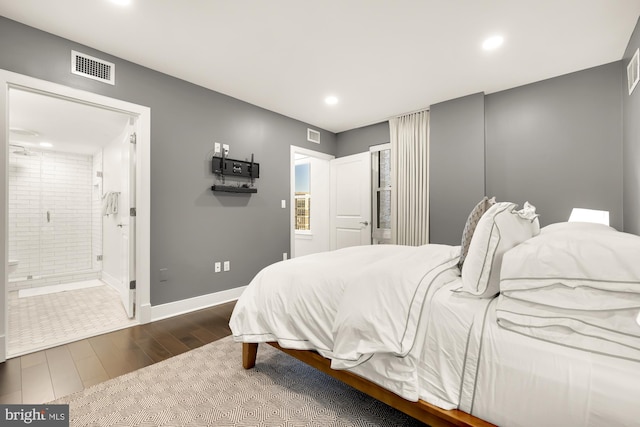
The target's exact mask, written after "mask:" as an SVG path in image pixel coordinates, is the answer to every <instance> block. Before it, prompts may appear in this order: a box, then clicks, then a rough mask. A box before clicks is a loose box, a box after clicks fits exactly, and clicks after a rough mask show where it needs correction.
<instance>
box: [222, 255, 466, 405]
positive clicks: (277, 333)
mask: <svg viewBox="0 0 640 427" xmlns="http://www.w3.org/2000/svg"><path fill="white" fill-rule="evenodd" d="M459 254H460V247H458V246H445V245H425V246H420V247H410V246H396V245H375V246H359V247H352V248H345V249H341V250H337V251H333V252H324V253H320V254H314V255H309V256H305V257H300V258H294V259H291V260H288V261H282V262H279V263H276V264H273V265H270V266H268V267H266V268H264V269H263V270H262V271H260V272H259V273H258V274H257V275H256V277H255V278H254V279H253V280H252V281H251V283H250V284H249V286H248V287H247V289H246V290H245V291H244V293H243V294H242V296H241V297H240V299H239V300H238V302H237V304H236V307H235V309H234V312H233V314H232V316H231V320H230V323H229V326H230V327H231V331H232V333H233V337H234V339H235V340H236V341H239V342H267V341H277V342H278V344H280V345H281V346H282V347H285V348H293V349H298V350H316V351H318V352H319V353H320V354H322V355H323V356H325V357H328V358H330V359H331V366H332V368H334V369H347V368H350V369H352V370H355V371H358V370H360V371H366V370H367V369H370V370H372V371H376V370H380V371H385V370H386V369H385V366H390V365H391V364H395V363H396V362H397V361H400V362H399V363H400V364H402V363H404V362H406V360H407V355H408V354H409V352H410V351H412V349H413V350H414V352H415V351H416V350H417V349H416V348H415V344H416V335H417V333H418V325H419V323H420V322H419V320H420V319H421V318H425V317H428V313H427V312H425V310H427V311H428V310H429V307H430V304H429V301H430V299H431V298H433V296H434V295H436V294H437V292H438V291H439V290H440V289H441V288H442V287H443V286H445V285H446V284H448V283H451V282H452V281H454V280H456V279H457V278H458V275H459V270H458V268H457V261H458V257H459ZM447 294H450V292H449V291H447ZM418 338H420V339H419V340H418V341H419V342H420V343H423V342H424V339H423V337H422V335H421V336H419V337H418ZM374 355H375V357H374ZM368 365H371V367H370V368H369V367H368ZM406 374H407V375H405V376H402V374H401V373H400V375H399V376H398V377H397V378H394V379H392V380H390V383H389V384H383V385H384V386H386V387H387V388H389V389H391V390H392V391H395V392H397V393H398V394H400V395H401V396H403V397H405V398H407V399H410V400H417V399H418V397H419V396H418V388H419V387H418V385H417V381H418V378H417V374H416V369H415V366H407V370H406ZM373 376H375V375H373ZM380 378H381V381H383V382H384V381H386V380H384V375H383V372H382V373H381V377H380ZM403 382H407V383H408V385H406V386H405V385H403V384H402V383H403ZM456 388H457V385H456ZM403 390H405V391H403ZM454 404H455V403H454Z"/></svg>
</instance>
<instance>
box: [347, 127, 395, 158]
mask: <svg viewBox="0 0 640 427" xmlns="http://www.w3.org/2000/svg"><path fill="white" fill-rule="evenodd" d="M336 141H337V143H336V157H344V156H350V155H351V154H358V153H364V152H365V151H369V147H371V146H372V145H380V144H386V143H388V142H389V141H390V139H389V122H388V121H386V122H380V123H376V124H374V125H370V126H365V127H361V128H357V129H351V130H348V131H345V132H340V133H338V134H337V135H336Z"/></svg>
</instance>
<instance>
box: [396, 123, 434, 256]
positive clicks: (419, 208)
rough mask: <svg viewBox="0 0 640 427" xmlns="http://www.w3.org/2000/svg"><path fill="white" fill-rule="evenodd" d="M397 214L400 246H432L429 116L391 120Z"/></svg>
mask: <svg viewBox="0 0 640 427" xmlns="http://www.w3.org/2000/svg"><path fill="white" fill-rule="evenodd" d="M389 130H390V132H391V161H392V170H393V175H392V176H393V179H394V181H392V186H393V188H394V189H395V197H394V198H393V202H394V205H395V206H394V205H392V212H394V213H395V219H394V220H393V223H394V225H395V227H392V239H394V242H395V243H397V244H399V245H412V246H418V245H424V244H426V243H429V112H428V111H420V112H417V113H411V114H407V115H404V116H400V117H395V118H392V119H390V120H389Z"/></svg>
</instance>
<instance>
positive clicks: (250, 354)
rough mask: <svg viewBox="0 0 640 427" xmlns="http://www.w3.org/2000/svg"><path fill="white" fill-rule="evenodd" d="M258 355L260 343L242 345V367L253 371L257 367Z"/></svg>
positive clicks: (244, 343)
mask: <svg viewBox="0 0 640 427" xmlns="http://www.w3.org/2000/svg"><path fill="white" fill-rule="evenodd" d="M257 354H258V343H253V342H243V343H242V367H243V368H244V369H251V368H253V367H254V366H256V355H257Z"/></svg>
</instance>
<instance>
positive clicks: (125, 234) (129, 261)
mask: <svg viewBox="0 0 640 427" xmlns="http://www.w3.org/2000/svg"><path fill="white" fill-rule="evenodd" d="M135 142H136V134H135V132H134V131H133V129H132V131H131V132H130V133H129V137H128V138H125V139H124V141H123V142H122V173H123V179H122V183H123V185H122V188H123V190H124V191H123V192H122V197H121V198H120V199H121V207H120V212H121V214H120V225H119V227H120V228H121V230H122V258H123V259H122V266H123V271H122V284H123V286H124V289H123V291H122V292H120V297H121V298H122V305H123V306H124V308H125V311H126V312H127V316H128V317H129V318H133V316H134V315H135V302H136V237H135V236H136V217H135V207H136V144H135Z"/></svg>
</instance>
